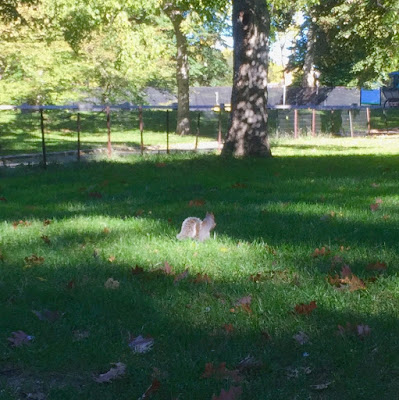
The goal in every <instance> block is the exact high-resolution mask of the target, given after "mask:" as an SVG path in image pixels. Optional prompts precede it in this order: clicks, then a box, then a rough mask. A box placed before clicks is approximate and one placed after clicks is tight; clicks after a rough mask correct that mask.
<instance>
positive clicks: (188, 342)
mask: <svg viewBox="0 0 399 400" xmlns="http://www.w3.org/2000/svg"><path fill="white" fill-rule="evenodd" d="M142 267H143V268H144V271H143V272H142V273H140V274H138V275H133V274H132V273H131V271H130V266H129V265H126V264H115V265H110V264H109V263H108V264H106V263H101V262H100V263H99V262H98V261H94V260H93V261H92V262H91V263H89V265H85V266H75V267H74V268H73V269H71V270H68V272H66V271H64V273H63V275H62V276H61V274H60V271H57V270H54V269H53V270H51V269H49V268H46V267H44V266H36V267H35V269H34V270H33V269H29V270H27V271H25V272H24V276H23V277H22V276H21V275H20V271H16V270H15V267H14V268H13V270H11V266H9V265H6V266H3V268H2V269H3V271H4V272H5V276H4V277H3V279H5V280H6V283H7V286H6V287H5V290H4V291H2V293H1V297H0V298H1V302H2V303H3V304H4V306H5V307H4V308H3V313H4V314H3V315H4V316H5V318H3V319H2V322H1V326H2V328H3V329H4V330H5V331H6V332H7V334H9V332H10V331H12V330H18V329H23V330H24V331H27V332H29V333H31V334H34V335H35V340H34V342H33V343H32V344H31V345H29V346H28V347H26V348H21V349H5V353H4V355H3V361H6V362H7V368H8V370H10V369H11V367H13V368H14V369H15V370H14V372H12V373H8V374H7V373H5V374H2V375H1V376H0V379H1V380H2V381H3V383H5V384H6V385H7V383H8V384H13V382H14V383H15V375H18V376H19V377H20V379H19V381H18V383H19V388H18V389H15V387H14V388H13V390H15V393H16V395H17V396H18V397H17V398H20V397H21V396H23V393H29V392H31V393H32V392H33V391H34V390H35V391H37V392H41V393H46V394H49V395H50V396H51V397H52V398H62V399H73V398H78V397H80V398H85V399H96V398H99V397H101V398H106V399H108V398H109V399H112V398H116V397H117V398H119V399H131V398H132V396H133V398H138V397H139V396H140V395H141V394H142V393H143V392H144V391H145V390H146V388H148V386H149V385H150V384H151V381H152V379H153V377H154V376H155V377H156V378H157V379H158V380H159V381H160V382H161V386H160V391H159V393H158V394H155V396H154V398H155V399H157V398H159V399H166V398H167V399H169V398H175V397H176V396H181V397H182V398H190V399H194V400H197V399H198V400H202V399H210V398H211V396H212V393H219V392H220V390H221V388H229V387H230V386H231V385H239V386H242V388H243V392H244V393H243V396H242V399H243V400H245V399H247V400H250V399H253V398H254V396H256V398H273V399H287V398H293V397H295V396H296V397H297V398H312V399H323V398H359V397H360V396H361V397H362V398H365V399H373V398H376V397H378V398H386V399H388V398H394V397H395V393H397V390H398V383H397V380H396V379H395V377H396V375H397V371H398V362H399V360H398V357H397V350H398V343H397V340H396V338H397V334H398V333H399V323H398V319H397V315H396V313H395V312H392V311H391V312H387V311H386V312H383V313H380V314H376V313H370V311H369V310H367V309H366V308H365V306H364V305H362V301H363V302H364V303H366V304H367V305H370V303H372V301H373V300H372V299H371V297H372V296H373V295H372V294H368V293H366V292H365V293H361V295H358V294H357V293H349V292H338V291H336V290H335V289H333V288H332V287H330V286H328V285H326V284H325V281H324V279H322V277H321V276H319V277H316V278H315V282H316V281H317V280H319V281H318V282H317V283H316V284H315V287H316V289H317V290H315V292H308V293H306V292H304V291H301V290H300V287H301V286H300V285H301V284H302V283H301V279H302V278H300V280H299V283H298V282H294V278H295V276H294V275H293V274H288V275H287V276H285V277H282V278H281V277H279V276H275V277H272V278H271V279H270V280H266V281H263V282H260V283H255V282H251V281H250V280H249V279H247V278H242V279H235V280H234V281H233V280H231V279H223V278H222V279H215V280H212V282H210V283H195V282H194V281H193V278H194V276H191V277H188V278H187V279H184V280H181V281H180V282H178V284H174V283H173V280H174V277H173V276H166V275H164V274H163V273H162V272H151V271H150V269H151V268H152V267H149V266H146V265H142ZM60 268H63V267H62V266H61V267H60ZM149 268H150V269H149ZM37 276H40V277H41V278H42V281H38V279H37ZM110 276H112V277H113V278H114V279H116V280H118V281H119V282H120V287H119V289H117V290H111V289H108V290H107V289H106V288H104V282H105V281H106V280H107V279H108V278H109V277H110ZM226 278H228V277H227V276H226ZM21 279H22V280H26V281H27V283H26V284H25V286H24V288H23V290H19V291H17V290H16V288H17V287H18V286H19V283H18V284H15V282H19V281H20V280H21ZM69 279H73V280H74V285H73V287H71V286H70V285H69V286H68V280H69ZM298 285H299V286H298ZM249 294H250V295H251V296H252V301H251V310H252V312H250V313H249V312H247V311H245V310H244V309H241V308H240V307H239V306H237V305H236V302H237V300H239V299H240V298H241V297H242V296H247V295H249ZM309 296H310V297H309ZM308 297H309V298H308ZM359 297H363V299H359ZM310 300H315V301H316V302H317V308H316V310H314V311H313V312H312V313H311V314H310V315H308V316H306V315H296V314H295V313H293V311H294V307H295V304H297V303H299V302H306V303H307V302H308V301H310ZM342 302H347V303H349V304H351V305H352V307H354V306H357V307H359V308H360V309H359V310H356V311H355V309H354V308H346V307H343V306H342ZM363 307H364V308H363ZM44 308H48V309H50V310H55V309H56V310H59V311H62V312H64V313H65V314H64V315H63V316H62V317H61V318H60V319H59V320H58V321H55V322H53V323H49V322H47V321H39V320H38V319H37V318H36V316H35V315H34V314H33V313H32V312H31V309H39V310H40V309H44ZM231 308H235V312H231ZM347 323H350V324H351V325H352V326H353V327H357V326H358V325H364V326H365V325H367V326H369V327H370V329H371V332H370V334H369V335H360V336H359V335H358V334H357V333H356V329H354V330H353V329H352V328H349V327H347V325H346V324H347ZM230 324H231V329H229V330H227V329H226V326H229V325H230ZM338 325H342V326H343V327H344V328H345V332H344V333H343V334H342V335H340V334H339V332H338ZM301 331H302V332H304V333H306V335H307V336H308V339H309V340H308V342H307V343H305V344H304V345H300V344H299V343H298V342H296V341H295V339H294V338H293V336H294V335H295V334H297V333H299V332H301ZM76 332H80V333H83V332H87V333H88V334H89V335H88V337H87V338H85V339H77V337H78V336H76ZM129 332H130V333H131V334H132V335H133V336H137V335H139V334H141V335H143V336H146V335H151V337H153V338H154V348H153V350H151V351H150V352H149V353H145V354H133V353H132V351H131V349H130V348H129V347H128V336H129ZM266 332H267V334H266ZM248 355H250V356H252V357H254V359H255V360H256V361H259V362H261V366H260V367H259V368H258V367H254V366H252V367H253V368H248V369H246V370H243V371H240V372H239V374H238V375H239V378H240V381H239V382H236V381H235V379H234V376H236V374H232V375H231V376H230V377H229V375H228V374H226V376H224V377H222V378H217V377H216V376H215V377H211V378H209V379H208V378H202V377H201V375H202V374H203V373H204V371H205V365H206V363H214V365H215V367H216V366H219V364H220V363H222V362H226V367H227V368H228V369H229V370H235V369H237V368H238V364H239V362H240V361H242V360H243V359H245V358H246V357H247V356H248ZM111 362H123V363H125V364H126V365H127V373H126V375H125V376H124V377H122V378H121V379H120V380H115V381H113V383H112V384H108V385H100V384H97V383H94V382H93V381H92V374H94V375H97V374H98V373H100V372H105V371H106V370H108V369H109V368H110V363H111ZM0 372H1V371H0ZM154 374H155V375H154ZM323 384H327V386H328V388H326V389H325V390H324V391H323V390H322V391H317V390H315V389H313V388H312V385H323ZM6 387H7V386H6ZM348 393H350V397H348ZM381 393H384V394H383V395H382V397H381Z"/></svg>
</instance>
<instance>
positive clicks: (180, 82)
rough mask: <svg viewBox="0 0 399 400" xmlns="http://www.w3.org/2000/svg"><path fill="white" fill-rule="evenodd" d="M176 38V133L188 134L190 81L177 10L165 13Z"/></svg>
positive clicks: (185, 40)
mask: <svg viewBox="0 0 399 400" xmlns="http://www.w3.org/2000/svg"><path fill="white" fill-rule="evenodd" d="M167 15H168V17H169V18H170V20H171V21H172V24H173V28H174V31H175V37H176V48H177V51H176V81H177V126H176V133H177V134H179V135H186V134H189V133H190V95H189V90H190V81H189V64H188V55H187V38H186V36H185V34H184V33H183V32H182V30H181V23H182V22H183V16H182V15H181V12H180V11H179V10H176V9H174V10H171V11H167Z"/></svg>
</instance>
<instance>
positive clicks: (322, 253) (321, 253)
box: [312, 246, 331, 257]
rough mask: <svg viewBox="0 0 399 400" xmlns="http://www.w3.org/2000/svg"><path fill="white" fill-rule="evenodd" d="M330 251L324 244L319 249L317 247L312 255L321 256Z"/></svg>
mask: <svg viewBox="0 0 399 400" xmlns="http://www.w3.org/2000/svg"><path fill="white" fill-rule="evenodd" d="M330 253H331V251H330V249H327V248H325V247H324V246H323V247H322V248H321V249H319V248H318V247H317V248H316V249H315V251H314V252H313V254H312V256H313V257H321V256H328V255H329V254H330Z"/></svg>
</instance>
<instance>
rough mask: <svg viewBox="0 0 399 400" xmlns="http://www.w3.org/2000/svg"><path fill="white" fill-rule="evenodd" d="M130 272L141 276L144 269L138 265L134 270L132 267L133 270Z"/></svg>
mask: <svg viewBox="0 0 399 400" xmlns="http://www.w3.org/2000/svg"><path fill="white" fill-rule="evenodd" d="M130 272H131V273H132V275H139V274H141V273H143V272H144V269H143V268H141V267H139V266H138V265H137V264H136V266H135V267H134V268H133V267H132V269H131V270H130Z"/></svg>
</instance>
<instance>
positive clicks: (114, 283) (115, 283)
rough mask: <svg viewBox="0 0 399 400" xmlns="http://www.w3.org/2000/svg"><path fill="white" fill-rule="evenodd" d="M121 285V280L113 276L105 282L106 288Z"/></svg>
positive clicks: (114, 287)
mask: <svg viewBox="0 0 399 400" xmlns="http://www.w3.org/2000/svg"><path fill="white" fill-rule="evenodd" d="M119 285H120V283H119V281H117V280H114V279H113V278H108V279H107V280H106V281H105V283H104V287H105V288H106V289H118V288H119Z"/></svg>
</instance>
